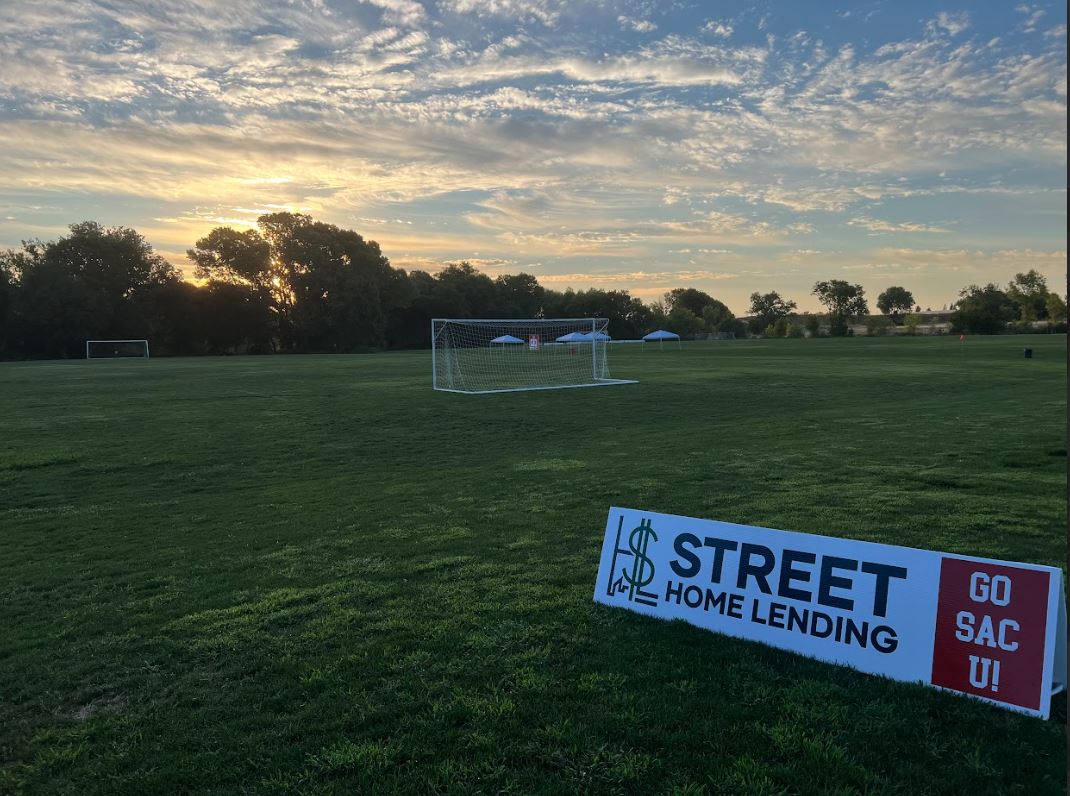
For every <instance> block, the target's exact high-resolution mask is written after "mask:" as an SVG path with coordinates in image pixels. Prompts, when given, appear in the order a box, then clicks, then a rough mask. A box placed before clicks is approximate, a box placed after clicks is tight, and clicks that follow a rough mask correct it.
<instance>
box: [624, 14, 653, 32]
mask: <svg viewBox="0 0 1070 796" xmlns="http://www.w3.org/2000/svg"><path fill="white" fill-rule="evenodd" d="M617 24H618V25H620V27H621V28H622V29H623V30H634V31H635V32H636V33H651V32H652V31H655V30H657V29H658V26H657V25H655V24H654V23H653V22H651V21H650V20H649V19H635V18H633V17H627V16H619V17H617Z"/></svg>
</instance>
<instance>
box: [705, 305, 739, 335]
mask: <svg viewBox="0 0 1070 796" xmlns="http://www.w3.org/2000/svg"><path fill="white" fill-rule="evenodd" d="M702 322H703V324H705V326H706V331H707V332H711V333H713V334H720V333H723V332H733V331H735V327H736V316H735V315H733V314H732V311H731V310H730V309H728V306H727V305H725V304H723V303H722V302H720V301H718V300H717V299H711V301H710V303H709V304H707V305H706V306H705V307H703V308H702Z"/></svg>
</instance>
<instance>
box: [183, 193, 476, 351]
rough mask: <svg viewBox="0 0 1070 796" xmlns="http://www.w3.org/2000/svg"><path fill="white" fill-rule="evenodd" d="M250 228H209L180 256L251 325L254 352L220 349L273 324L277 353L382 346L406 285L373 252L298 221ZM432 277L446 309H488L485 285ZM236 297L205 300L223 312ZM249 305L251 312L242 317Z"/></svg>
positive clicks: (294, 217)
mask: <svg viewBox="0 0 1070 796" xmlns="http://www.w3.org/2000/svg"><path fill="white" fill-rule="evenodd" d="M257 227H258V230H246V231H237V230H233V229H230V228H227V227H219V228H217V229H214V230H212V232H211V233H209V235H208V236H206V237H205V238H202V239H201V240H199V241H197V244H196V246H195V248H193V249H190V250H189V252H188V253H187V254H188V256H189V258H190V259H191V260H192V261H193V262H194V263H196V265H197V275H198V276H199V277H201V278H205V279H208V280H209V284H210V285H231V286H235V287H241V288H244V289H245V290H244V292H241V293H240V296H241V301H240V302H238V304H237V306H239V307H240V308H241V311H242V312H243V313H245V315H244V316H243V317H247V318H250V319H252V320H251V321H250V322H251V323H252V322H254V321H255V323H254V326H255V328H254V329H253V330H252V340H254V341H255V342H249V341H245V342H241V343H240V344H233V343H228V344H227V345H228V347H230V348H233V347H234V346H235V345H241V346H246V345H261V344H262V341H260V335H261V332H262V329H261V327H260V321H261V320H262V319H263V318H265V317H271V318H273V319H274V325H275V331H274V332H273V335H274V336H276V337H277V339H278V343H279V345H280V347H281V348H283V349H284V350H290V351H355V350H360V349H365V348H379V347H382V346H384V345H386V342H387V325H388V318H389V317H390V315H391V313H392V312H393V311H394V310H396V309H397V308H399V307H400V306H403V305H404V304H406V303H408V302H410V301H411V300H412V298H413V294H412V285H411V283H410V281H409V279H408V277H407V275H405V274H404V273H403V272H399V271H397V270H395V269H393V268H391V267H390V263H389V261H388V260H387V259H386V257H384V256H383V254H382V252H381V251H380V249H379V244H378V243H376V242H375V241H366V240H365V239H364V238H363V237H361V235H359V234H358V233H357V232H355V231H353V230H349V229H342V228H340V227H337V226H335V225H334V224H327V223H324V222H320V221H314V220H313V219H312V218H311V217H310V216H307V215H304V214H301V213H269V214H266V215H263V216H260V218H258V219H257ZM440 277H442V280H441V285H440V287H441V288H442V289H443V291H444V292H449V291H453V292H454V293H455V296H454V299H455V303H456V304H459V305H464V306H465V307H468V306H469V305H472V306H474V307H475V309H477V310H478V311H480V312H489V311H491V310H492V309H493V304H494V299H493V297H494V284H493V282H491V280H490V278H489V277H486V276H484V275H482V274H477V273H476V271H475V269H474V268H472V267H471V266H470V265H468V264H467V263H462V264H461V265H459V266H451V267H450V268H447V269H446V271H445V272H444V276H443V274H440ZM238 295H239V294H238V293H235V292H233V291H230V292H228V291H223V290H221V289H220V290H219V291H217V294H216V298H215V299H213V300H222V299H219V298H218V297H220V296H226V297H227V298H226V300H227V301H231V302H232V303H233V302H235V301H237V296H238ZM250 302H251V303H256V304H260V305H261V306H260V307H258V308H251V307H250V306H249V304H250ZM265 308H266V309H267V310H268V311H269V313H270V314H269V315H265V314H264V311H263V310H264V309H265ZM464 311H465V312H467V311H469V310H467V309H466V310H464ZM458 314H459V315H460V316H461V317H465V316H464V315H461V314H460V313H458ZM468 317H470V316H468ZM228 335H229V333H228ZM228 335H224V336H225V337H227V339H228V340H233V339H234V336H233V335H229V336H228Z"/></svg>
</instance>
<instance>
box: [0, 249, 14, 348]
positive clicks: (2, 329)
mask: <svg viewBox="0 0 1070 796" xmlns="http://www.w3.org/2000/svg"><path fill="white" fill-rule="evenodd" d="M9 254H11V255H13V254H14V252H10V253H9V252H0V356H2V355H3V354H4V352H5V351H6V350H8V348H9V347H10V346H9V341H8V335H9V333H10V328H9V320H8V319H9V318H10V315H11V305H12V303H13V302H14V299H15V289H16V287H15V269H14V267H13V266H12V265H11V263H10V262H9V261H8V256H9Z"/></svg>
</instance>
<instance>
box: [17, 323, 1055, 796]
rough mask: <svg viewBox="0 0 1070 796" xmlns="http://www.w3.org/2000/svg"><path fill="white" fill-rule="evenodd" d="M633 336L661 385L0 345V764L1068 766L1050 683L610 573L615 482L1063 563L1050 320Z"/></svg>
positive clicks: (98, 788) (458, 789) (344, 789)
mask: <svg viewBox="0 0 1070 796" xmlns="http://www.w3.org/2000/svg"><path fill="white" fill-rule="evenodd" d="M1025 345H1028V346H1031V347H1032V348H1033V349H1034V350H1035V357H1034V359H1032V360H1026V359H1024V358H1023V356H1022V348H1023V346H1025ZM611 365H612V369H613V375H615V376H619V377H635V378H638V379H640V380H641V383H639V384H636V385H628V386H614V387H605V388H598V389H587V390H560V391H547V392H529V393H513V394H503V395H480V396H465V395H454V394H446V393H434V392H432V391H431V389H430V370H431V369H430V362H429V354H428V353H427V352H412V353H397V354H378V355H368V356H276V357H260V358H256V357H247V358H221V359H173V360H164V359H160V360H150V361H148V362H143V361H96V362H88V363H87V362H42V363H6V364H0V791H5V792H6V791H10V792H27V793H29V792H34V793H38V792H68V793H93V792H100V793H138V794H144V793H165V792H166V793H175V792H190V791H209V790H214V791H219V792H229V793H242V792H255V793H273V792H274V793H390V792H404V793H436V792H438V793H447V792H448V793H543V792H545V793H577V792H593V793H628V794H632V793H678V794H698V793H851V792H868V793H877V792H893V793H904V794H906V793H909V794H915V793H930V792H931V793H963V792H970V793H975V794H976V793H996V792H999V793H1015V792H1017V793H1028V794H1036V793H1059V792H1064V791H1065V786H1066V777H1065V767H1066V753H1065V750H1066V726H1065V717H1066V708H1065V704H1066V703H1065V697H1060V698H1059V699H1058V700H1057V705H1056V711H1055V713H1056V717H1055V718H1054V719H1053V720H1050V721H1046V722H1045V721H1041V720H1038V719H1034V718H1029V717H1023V716H1020V715H1017V714H1013V713H1011V712H1008V711H1004V710H1001V709H998V708H995V707H991V706H988V705H985V704H982V703H979V702H976V701H973V700H969V699H966V698H963V697H958V696H955V695H951V694H947V693H942V692H937V691H935V690H931V689H928V688H924V687H921V686H916V685H910V684H902V683H893V682H890V681H885V680H882V679H879V678H874V677H869V676H866V675H862V674H858V673H855V672H852V671H850V670H847V669H843V668H838V667H834V666H829V665H825V664H821V663H817V662H814V661H811V660H807V659H804V658H801V657H798V656H795V655H792V654H789V653H784V652H780V651H777V650H773V649H769V648H763V647H760V646H757V645H754V644H750V643H746V642H742V641H739V640H735V639H730V638H726V637H722V636H718V635H714V634H711V633H708V632H705V631H702V630H699V629H697V628H694V627H691V626H688V625H685V624H682V623H665V622H659V621H655V620H651V619H648V618H645V617H640V616H638V615H636V614H633V613H630V612H626V611H622V610H617V609H610V608H606V607H604V606H599V605H595V604H594V603H593V602H592V593H593V590H594V582H595V574H596V570H597V566H598V555H599V550H600V545H601V540H602V532H603V528H604V525H605V520H606V513H607V509H608V507H609V506H610V505H612V504H617V505H623V506H631V507H638V508H645V509H650V510H656V511H663V512H672V513H679V514H687V515H692V516H698V517H707V518H715V519H722V520H729V521H733V522H740V523H748V524H760V525H765V526H770V527H776V528H785V529H791V530H801V531H809V532H816V533H825V534H834V535H843V536H848V537H852V538H857V539H868V540H873V541H880V542H887V543H894V544H903V545H910V546H916V547H923V548H935V549H938V550H945V551H952V552H956V553H964V554H971V555H981V556H992V557H996V558H1006V559H1012V560H1021V561H1028V562H1037V563H1042V564H1053V565H1061V564H1062V563H1063V560H1064V556H1065V528H1066V500H1065V494H1066V422H1065V417H1066V392H1065V380H1066V338H1065V337H1062V336H1052V337H1044V336H1031V337H1027V338H1011V337H997V338H984V339H982V338H971V339H970V340H968V341H967V343H966V344H965V346H962V345H960V343H959V342H958V340H957V339H955V338H935V339H934V338H929V339H873V340H866V339H852V340H784V341H754V342H744V341H740V342H735V343H709V344H690V345H685V346H684V347H683V348H682V349H680V350H676V349H674V348H668V347H667V348H666V349H665V350H664V351H660V352H659V351H657V350H655V349H651V350H647V351H645V352H641V351H639V350H636V349H633V348H631V347H629V346H614V347H613V348H612V350H611Z"/></svg>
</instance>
